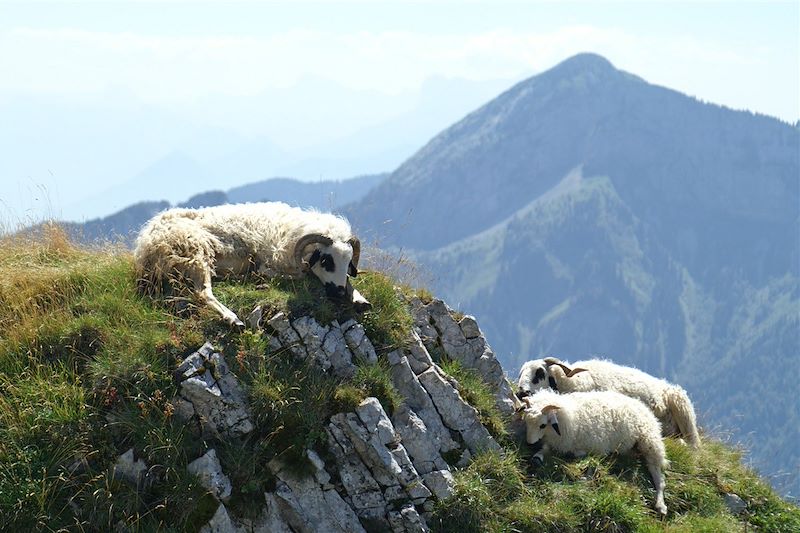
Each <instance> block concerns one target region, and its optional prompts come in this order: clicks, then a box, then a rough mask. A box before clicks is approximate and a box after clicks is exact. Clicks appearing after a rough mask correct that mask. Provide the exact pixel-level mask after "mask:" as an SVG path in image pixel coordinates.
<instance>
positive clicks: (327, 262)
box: [319, 254, 336, 272]
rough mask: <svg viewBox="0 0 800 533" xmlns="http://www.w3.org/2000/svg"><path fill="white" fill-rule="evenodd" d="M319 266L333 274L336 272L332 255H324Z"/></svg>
mask: <svg viewBox="0 0 800 533" xmlns="http://www.w3.org/2000/svg"><path fill="white" fill-rule="evenodd" d="M319 264H320V266H321V267H322V268H324V269H325V270H327V271H328V272H333V271H334V270H336V266H335V265H334V263H333V257H331V255H330V254H322V256H321V258H320V261H319Z"/></svg>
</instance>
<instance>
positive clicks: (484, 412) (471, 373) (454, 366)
mask: <svg viewBox="0 0 800 533" xmlns="http://www.w3.org/2000/svg"><path fill="white" fill-rule="evenodd" d="M439 366H441V368H442V370H444V371H445V372H446V373H447V374H448V375H450V376H452V377H453V378H455V380H456V381H457V382H458V387H457V388H458V393H459V394H460V395H461V397H462V398H463V399H464V401H466V402H467V403H468V404H470V405H471V406H472V407H474V408H475V409H476V410H477V411H478V417H479V419H480V421H481V424H483V425H484V426H485V427H486V429H487V430H488V431H489V433H491V434H492V436H493V437H495V438H499V439H501V440H504V439H507V438H508V431H507V429H506V426H507V420H506V419H505V418H504V417H503V415H502V414H501V413H500V410H499V409H498V408H497V404H496V403H495V398H494V394H492V390H491V389H490V388H489V385H487V384H486V382H485V381H483V378H481V376H480V374H479V373H478V372H477V371H476V370H473V369H471V368H464V366H463V365H462V364H461V362H460V361H456V360H454V359H448V358H444V359H441V360H440V361H439Z"/></svg>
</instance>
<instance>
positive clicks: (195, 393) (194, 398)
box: [176, 343, 253, 437]
mask: <svg viewBox="0 0 800 533" xmlns="http://www.w3.org/2000/svg"><path fill="white" fill-rule="evenodd" d="M176 375H177V376H178V379H180V380H182V381H181V384H180V389H181V396H182V397H183V399H185V400H187V401H189V402H191V404H192V406H193V407H194V411H195V413H196V414H197V415H198V416H199V417H200V422H201V426H202V427H203V430H204V431H206V432H207V433H209V434H211V435H212V436H215V437H219V436H228V437H239V436H241V435H245V434H247V433H249V432H250V431H252V430H253V424H252V422H251V421H250V414H249V412H248V406H247V402H246V399H245V394H244V391H243V390H242V388H241V386H240V385H239V382H238V380H237V379H236V376H235V375H234V374H233V373H232V372H231V371H230V369H229V368H228V365H227V364H226V362H225V358H224V357H223V356H222V355H221V354H219V353H216V352H214V349H213V347H212V346H211V344H210V343H206V344H204V345H203V347H202V348H200V349H199V350H198V351H197V352H195V353H193V354H192V355H190V356H189V357H187V358H186V359H185V360H184V361H183V363H181V365H180V366H178V370H177V371H176Z"/></svg>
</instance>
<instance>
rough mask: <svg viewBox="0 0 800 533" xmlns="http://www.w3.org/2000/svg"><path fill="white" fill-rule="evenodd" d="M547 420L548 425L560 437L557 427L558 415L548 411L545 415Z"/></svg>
mask: <svg viewBox="0 0 800 533" xmlns="http://www.w3.org/2000/svg"><path fill="white" fill-rule="evenodd" d="M547 421H548V422H550V427H551V428H553V431H555V432H556V434H557V435H558V436H559V437H560V436H561V431H559V429H558V417H557V416H556V414H555V413H550V414H549V415H547Z"/></svg>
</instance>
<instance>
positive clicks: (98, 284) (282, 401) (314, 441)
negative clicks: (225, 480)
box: [0, 227, 411, 531]
mask: <svg viewBox="0 0 800 533" xmlns="http://www.w3.org/2000/svg"><path fill="white" fill-rule="evenodd" d="M356 284H357V288H358V289H359V290H360V291H361V292H362V294H364V295H365V296H366V297H367V298H369V299H370V300H371V301H372V302H373V304H374V308H373V310H372V311H371V312H370V313H368V314H366V315H364V316H363V317H361V318H362V321H363V323H364V325H365V328H366V329H367V332H368V334H369V335H370V338H372V339H378V340H379V342H378V345H377V346H376V348H377V349H378V351H379V353H381V354H383V353H386V352H388V351H390V350H392V349H394V348H395V347H397V346H399V345H400V343H401V342H403V339H404V338H405V337H406V336H407V333H408V331H409V330H410V328H411V317H410V315H409V313H408V310H407V309H406V308H405V306H404V304H402V303H401V301H400V298H399V296H400V294H399V292H398V289H397V288H396V287H394V285H393V284H392V282H391V280H390V279H389V278H387V277H386V276H384V275H382V274H380V273H370V272H366V273H363V274H362V275H361V276H359V277H358V278H357V280H356ZM256 287H258V288H256ZM215 292H216V294H217V295H218V297H219V298H220V300H221V301H223V302H224V303H225V304H226V305H228V306H230V307H231V308H232V309H233V310H234V311H235V312H237V313H238V314H239V315H240V316H243V317H245V316H247V315H248V314H249V312H250V310H252V309H253V307H255V305H263V306H264V307H265V309H266V312H267V313H273V312H277V311H284V312H286V313H288V314H289V315H290V316H300V315H305V314H310V315H312V316H314V317H315V318H316V319H317V320H318V321H319V322H320V323H323V324H327V323H330V322H331V321H332V320H334V319H337V320H339V321H340V322H344V321H345V320H347V319H349V318H352V317H354V316H355V315H354V314H353V313H352V309H351V308H349V307H337V306H335V305H333V304H331V303H330V301H329V300H328V299H327V298H325V297H324V294H323V288H322V287H321V284H319V283H318V282H316V280H313V279H303V280H283V279H275V280H260V279H252V280H247V281H246V282H244V283H242V282H234V281H228V282H221V283H219V284H218V285H215ZM172 303H174V302H170V301H167V300H165V301H153V300H151V299H149V298H147V297H142V296H141V295H139V294H138V293H137V291H136V280H135V275H134V272H133V263H132V258H131V256H130V254H129V253H128V252H126V251H125V250H122V249H119V248H114V247H107V248H100V249H92V250H89V249H82V248H78V247H75V246H73V245H72V244H71V243H70V242H69V241H68V240H67V239H66V237H65V235H64V233H63V232H61V231H60V230H59V229H58V228H57V227H46V228H45V229H44V231H43V234H42V235H41V236H40V237H37V238H6V239H4V240H2V241H0V331H2V335H0V531H6V530H13V529H18V530H24V531H27V530H42V531H58V530H66V529H74V530H111V529H114V528H115V527H116V524H118V523H124V524H126V526H127V527H129V528H130V529H131V530H133V531H138V530H141V531H149V530H155V529H159V530H170V529H172V530H176V531H183V530H186V529H189V530H192V529H196V528H197V527H198V526H199V525H200V524H203V523H205V522H206V521H207V520H208V518H209V517H210V516H211V514H213V512H214V511H215V509H216V505H215V504H214V503H213V501H209V497H208V495H206V494H205V493H204V491H203V490H202V489H201V488H200V487H199V486H198V485H197V483H196V482H195V481H194V480H193V479H192V478H191V477H190V476H187V475H186V473H185V472H186V465H187V463H188V462H189V461H191V460H193V459H194V458H196V457H198V456H199V455H201V454H202V453H203V451H204V449H205V448H206V447H208V446H216V447H218V448H219V449H218V453H219V456H220V459H221V461H222V463H223V469H224V471H225V472H226V473H227V474H228V475H229V476H230V477H231V478H232V480H233V481H234V487H235V492H234V495H233V501H232V504H231V505H232V507H233V508H234V509H235V510H237V511H240V510H243V509H247V508H248V507H250V506H251V505H250V504H252V503H254V502H260V501H261V500H262V499H263V497H262V494H263V491H264V490H265V489H268V488H269V487H270V486H271V483H273V481H274V480H272V479H271V476H270V474H269V470H268V468H267V463H268V462H269V461H270V460H272V459H273V458H275V457H282V458H284V459H288V460H289V463H290V464H292V465H295V466H296V467H297V469H298V470H302V469H303V468H304V466H305V465H306V464H307V463H306V461H305V457H304V456H303V450H305V449H306V448H308V447H311V448H314V447H316V448H319V447H321V446H322V445H323V444H324V440H325V432H324V426H325V424H326V423H327V420H328V418H329V417H330V416H331V415H332V414H333V413H335V412H338V411H340V410H343V409H352V408H354V407H355V406H356V405H357V404H358V403H360V401H362V400H363V399H364V398H366V397H367V396H376V397H378V399H379V400H380V401H381V402H382V403H383V405H384V406H385V408H386V409H387V411H389V412H392V410H393V409H394V408H396V407H397V406H399V403H400V401H401V399H400V398H399V397H398V395H397V392H396V391H395V390H394V389H393V387H392V386H391V384H390V381H389V374H388V368H387V366H386V364H385V362H382V363H381V364H379V365H376V366H360V367H359V368H358V372H357V374H356V376H355V378H354V379H353V380H351V381H349V382H346V383H345V382H342V381H341V380H337V379H335V378H333V377H332V376H330V375H328V374H326V373H324V372H322V371H320V370H319V369H317V368H316V367H314V366H312V365H308V364H306V363H304V362H302V361H297V360H295V359H294V358H292V357H289V356H288V354H286V353H280V352H275V353H271V352H270V351H269V350H268V349H267V342H266V338H265V337H264V336H262V335H261V334H259V333H253V332H249V331H248V332H241V333H240V332H232V331H231V330H229V329H228V328H226V327H224V326H223V325H222V324H221V323H220V321H219V320H218V319H217V317H216V316H214V315H213V313H211V312H210V311H209V310H207V309H197V308H196V307H194V306H192V305H188V306H186V305H184V306H182V307H181V306H179V305H172ZM189 303H191V302H189ZM179 308H180V309H179ZM205 340H209V341H211V342H212V343H214V344H215V346H217V347H221V348H223V349H224V353H225V355H226V357H227V358H228V361H229V365H230V366H231V368H232V369H233V370H234V372H236V373H237V374H238V376H239V378H240V380H241V382H242V383H243V384H244V386H245V388H246V389H247V391H248V393H249V395H250V397H251V402H252V407H253V412H254V416H255V423H256V427H257V429H256V430H255V431H254V432H253V433H252V434H250V435H248V436H247V437H246V438H245V439H243V440H242V441H241V442H235V443H224V444H223V443H213V442H203V441H202V440H201V439H199V438H198V435H196V434H194V433H193V432H192V430H191V428H190V427H187V426H186V425H184V424H179V423H176V422H175V421H174V420H172V409H171V404H170V403H169V401H170V400H171V399H173V398H174V397H175V396H176V394H177V387H176V385H175V384H174V383H173V381H172V378H171V371H172V370H173V369H174V368H175V367H176V365H177V363H178V362H179V361H180V360H181V359H182V358H183V357H185V356H186V355H188V354H190V353H191V352H192V351H194V350H196V349H197V348H199V347H200V345H202V343H203V342H205ZM130 447H133V448H134V449H135V450H136V453H137V454H139V455H141V456H142V457H143V459H144V460H145V462H146V463H147V464H148V466H150V467H151V469H152V470H153V471H154V472H156V473H157V474H158V475H157V476H156V477H155V478H154V481H153V483H152V484H151V485H150V486H149V487H148V488H147V490H145V491H137V490H135V488H132V487H130V486H129V485H127V484H125V483H123V482H121V481H119V480H115V479H112V477H111V476H110V472H109V466H110V465H112V464H113V463H114V461H115V460H116V457H117V456H118V455H119V454H120V453H122V452H124V451H125V450H127V449H128V448H130ZM74 464H81V465H82V466H81V468H79V469H78V470H77V471H71V468H72V467H73V466H74ZM184 501H185V502H186V503H179V502H184ZM75 505H78V506H79V507H80V508H81V509H84V511H83V512H82V513H81V514H80V515H77V516H76V515H75V513H74V512H73V507H74V506H75Z"/></svg>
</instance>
